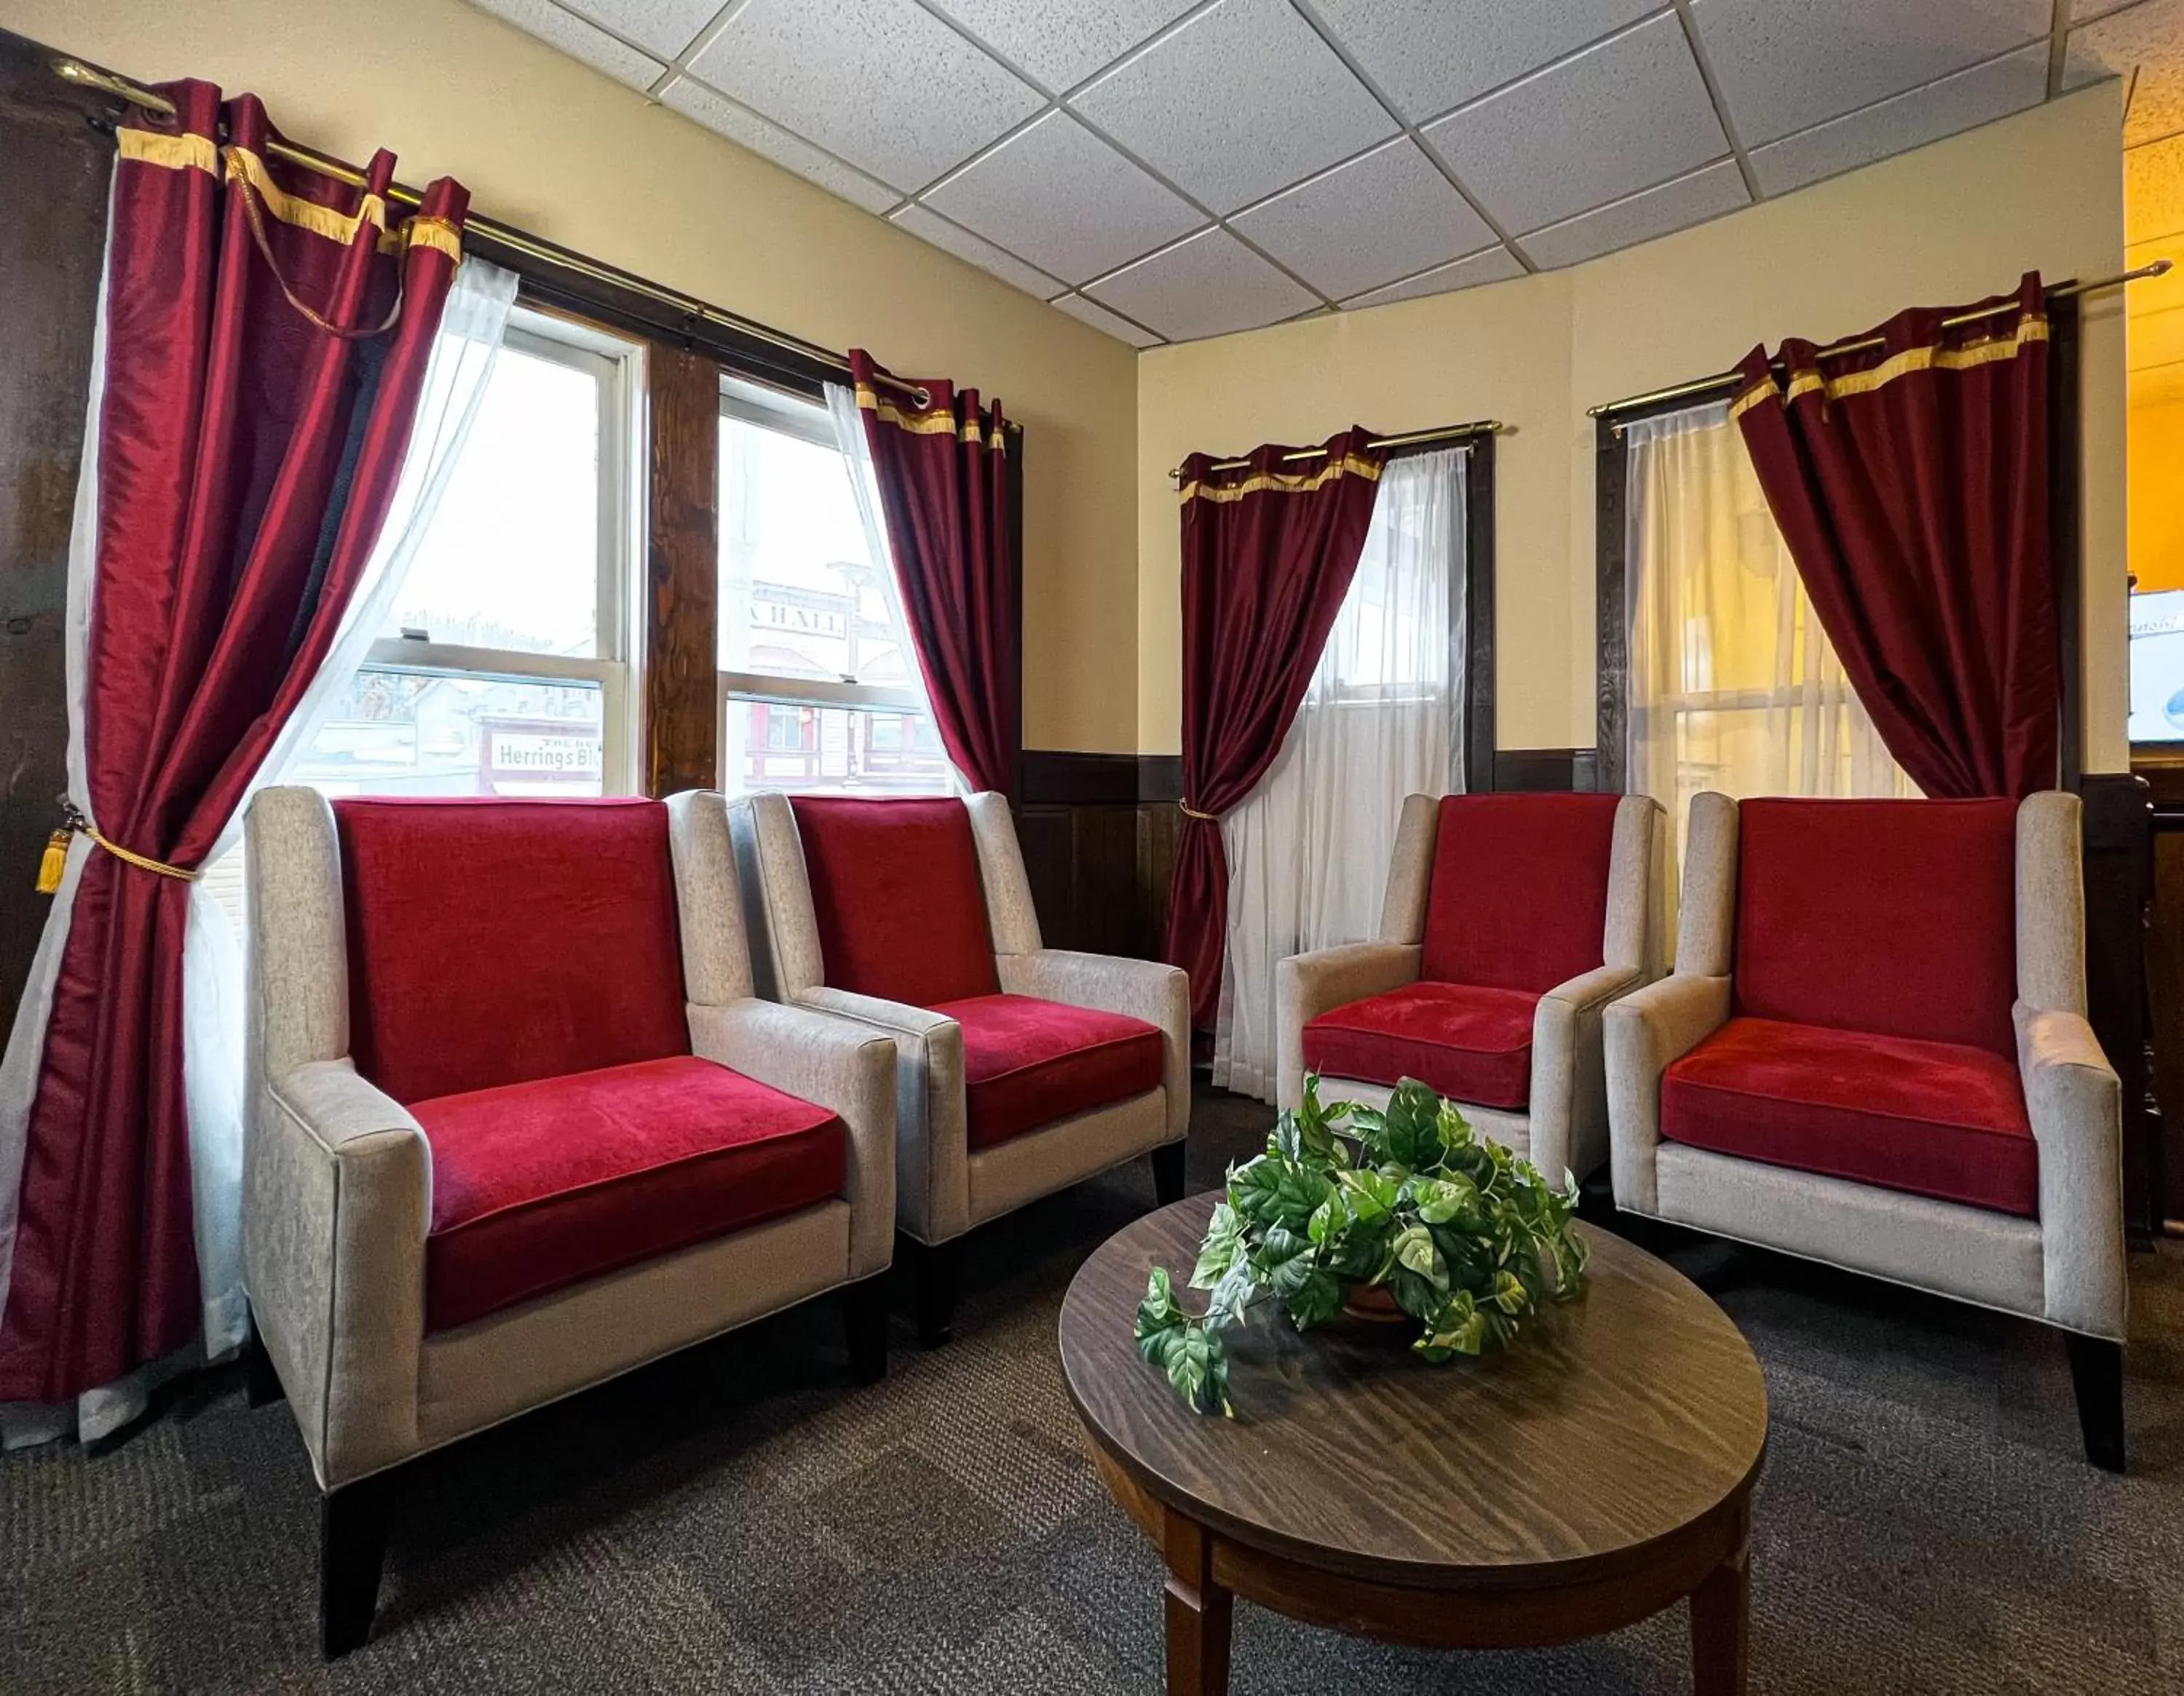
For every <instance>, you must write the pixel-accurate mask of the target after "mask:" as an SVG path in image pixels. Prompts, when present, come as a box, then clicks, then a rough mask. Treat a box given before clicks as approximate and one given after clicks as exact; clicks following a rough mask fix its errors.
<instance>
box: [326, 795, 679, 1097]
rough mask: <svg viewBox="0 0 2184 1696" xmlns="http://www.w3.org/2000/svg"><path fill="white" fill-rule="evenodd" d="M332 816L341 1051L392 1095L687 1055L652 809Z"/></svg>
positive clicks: (662, 831)
mask: <svg viewBox="0 0 2184 1696" xmlns="http://www.w3.org/2000/svg"><path fill="white" fill-rule="evenodd" d="M333 808H334V821H335V825H336V826H337V829H338V831H339V832H340V837H341V856H342V894H343V902H344V904H345V905H346V907H347V909H348V981H349V991H348V998H349V1051H350V1053H351V1054H353V1055H354V1057H355V1059H356V1066H357V1070H359V1071H360V1072H362V1073H363V1074H364V1075H365V1076H366V1077H368V1078H370V1080H371V1081H372V1082H374V1083H376V1084H377V1085H378V1086H379V1087H381V1088H382V1089H383V1090H385V1091H386V1092H387V1093H388V1094H389V1095H391V1096H393V1098H395V1099H396V1100H397V1101H403V1102H410V1101H425V1100H429V1099H430V1098H432V1097H434V1096H440V1095H453V1094H456V1093H460V1092H461V1091H464V1090H472V1089H492V1088H496V1087H499V1086H500V1085H502V1084H510V1083H522V1082H526V1081H528V1080H530V1079H532V1078H540V1077H558V1076H561V1075H562V1074H564V1073H567V1072H580V1071H591V1070H595V1069H597V1068H599V1067H600V1066H618V1065H630V1064H632V1063H633V1062H635V1061H638V1060H652V1059H662V1058H664V1057H666V1056H667V1055H670V1054H688V1053H689V1052H690V1027H689V1021H688V1018H687V1016H686V1015H685V1014H684V1011H683V1001H682V935H681V931H680V928H679V926H678V924H677V913H676V906H675V876H674V870H673V868H672V865H671V863H670V861H669V859H668V852H667V809H666V807H664V806H662V805H661V804H660V803H659V802H657V801H639V800H629V801H497V800H482V799H481V800H454V799H448V800H413V801H382V800H362V799H345V800H340V801H337V802H335V803H334V804H333Z"/></svg>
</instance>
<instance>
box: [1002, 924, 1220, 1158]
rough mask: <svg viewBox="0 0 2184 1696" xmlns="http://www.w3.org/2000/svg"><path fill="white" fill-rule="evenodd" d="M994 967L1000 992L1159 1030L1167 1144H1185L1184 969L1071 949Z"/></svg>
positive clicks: (1011, 957) (1017, 957) (1011, 958)
mask: <svg viewBox="0 0 2184 1696" xmlns="http://www.w3.org/2000/svg"><path fill="white" fill-rule="evenodd" d="M995 964H996V965H998V966H999V967H1000V974H1001V987H1002V988H1003V989H1005V990H1006V991H1007V992H1008V993H1010V994H1011V995H1036V996H1038V997H1039V998H1041V999H1042V1000H1046V1001H1059V1002H1061V1003H1063V1004H1066V1005H1067V1006H1071V1007H1090V1008H1095V1009H1098V1010H1099V1011H1100V1012H1102V1013H1122V1014H1127V1015H1128V1016H1129V1017H1131V1018H1133V1019H1142V1020H1145V1023H1146V1024H1148V1025H1157V1026H1160V1032H1161V1037H1162V1047H1163V1048H1164V1049H1165V1051H1166V1053H1165V1058H1164V1059H1163V1060H1162V1066H1161V1089H1162V1093H1163V1094H1164V1095H1165V1096H1166V1097H1167V1141H1169V1142H1171V1143H1176V1142H1180V1141H1181V1140H1182V1139H1183V1137H1184V1133H1185V1132H1188V1131H1189V1130H1190V976H1189V975H1188V974H1187V973H1185V972H1184V970H1183V968H1182V967H1180V966H1173V965H1164V964H1162V962H1161V961H1159V960H1141V959H1128V958H1127V957H1125V956H1123V955H1121V954H1079V953H1077V952H1076V951H1074V950H1073V949H1069V948H1041V949H1039V951H1038V952H1037V953H1036V954H1003V955H1001V956H1000V957H999V959H997V960H996V961H995Z"/></svg>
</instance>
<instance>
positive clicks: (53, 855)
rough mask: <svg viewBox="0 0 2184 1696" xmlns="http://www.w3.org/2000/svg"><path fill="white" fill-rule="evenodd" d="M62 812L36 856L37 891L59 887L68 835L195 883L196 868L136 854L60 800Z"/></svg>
mask: <svg viewBox="0 0 2184 1696" xmlns="http://www.w3.org/2000/svg"><path fill="white" fill-rule="evenodd" d="M62 814H63V821H62V824H61V826H60V828H59V829H58V830H57V831H54V832H53V835H51V836H50V837H47V838H46V851H45V853H44V854H42V855H40V856H39V859H38V893H39V894H41V895H50V894H52V893H53V892H54V891H55V890H57V889H58V888H59V887H61V873H62V872H63V871H64V870H66V869H67V866H68V851H69V838H70V837H73V836H86V837H90V838H91V840H92V842H95V843H97V845H98V846H99V847H100V848H104V849H105V850H106V851H107V853H109V854H112V855H113V856H114V859H118V860H120V861H122V862H123V863H125V865H133V866H135V867H136V869H137V870H140V871H149V872H155V873H157V874H158V875H159V876H161V877H171V878H174V879H175V880H177V881H180V882H183V883H195V882H196V881H198V876H200V874H199V873H198V872H195V871H191V870H185V869H184V868H183V867H181V866H179V865H168V864H167V863H166V861H164V860H163V859H153V858H152V857H151V856H150V855H149V854H138V853H137V852H136V850H135V849H133V848H124V847H122V846H121V844H120V842H114V841H111V840H109V838H108V837H104V836H102V835H101V834H99V831H98V828H97V826H95V825H93V824H92V822H91V820H88V819H86V818H85V817H84V815H82V814H81V813H80V812H78V811H77V810H76V809H75V808H74V807H73V806H68V805H65V804H64V806H63V808H62Z"/></svg>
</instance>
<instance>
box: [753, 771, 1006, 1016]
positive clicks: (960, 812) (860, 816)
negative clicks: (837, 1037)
mask: <svg viewBox="0 0 2184 1696" xmlns="http://www.w3.org/2000/svg"><path fill="white" fill-rule="evenodd" d="M789 805H790V807H791V808H792V809H793V810H794V813H795V815H796V830H797V834H798V836H799V837H800V838H801V839H802V842H803V847H804V866H805V874H806V876H808V877H809V878H810V880H811V910H812V916H813V918H814V920H816V923H817V926H818V933H819V951H820V954H821V957H822V962H823V965H824V970H825V974H826V976H825V981H826V984H827V987H829V988H831V989H845V990H848V991H850V992H851V993H854V994H858V995H871V996H877V997H878V998H880V999H881V1000H883V1001H895V1002H900V1003H903V1004H906V1005H909V1006H911V1007H932V1006H936V1005H938V1004H940V1003H942V1002H948V1001H958V1000H962V999H965V998H968V997H971V996H974V995H995V994H999V993H1000V987H1001V986H1000V976H999V974H998V972H997V970H996V968H995V964H994V938H993V933H992V930H991V928H990V926H989V923H988V920H987V914H986V894H985V887H984V884H983V882H982V881H981V880H980V876H979V870H978V842H977V841H976V839H975V838H974V837H973V836H972V829H971V815H970V813H969V811H968V810H967V809H966V808H965V806H964V804H963V803H962V802H961V801H960V800H957V799H956V798H953V797H943V798H937V799H924V798H918V799H912V798H902V799H898V800H885V801H866V800H855V799H850V798H844V797H840V796H830V795H798V796H793V797H791V798H790V800H789Z"/></svg>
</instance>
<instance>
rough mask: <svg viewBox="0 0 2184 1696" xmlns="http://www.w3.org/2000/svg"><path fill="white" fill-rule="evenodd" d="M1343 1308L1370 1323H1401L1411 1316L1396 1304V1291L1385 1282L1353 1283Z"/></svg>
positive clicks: (1343, 1300)
mask: <svg viewBox="0 0 2184 1696" xmlns="http://www.w3.org/2000/svg"><path fill="white" fill-rule="evenodd" d="M1342 1310H1343V1312H1345V1313H1346V1314H1348V1315H1350V1317H1351V1318H1352V1319H1362V1320H1363V1321H1365V1322H1366V1323H1367V1324H1368V1325H1400V1324H1401V1323H1402V1322H1403V1321H1404V1320H1405V1319H1407V1318H1408V1317H1409V1315H1407V1314H1406V1313H1405V1312H1404V1311H1403V1310H1402V1309H1401V1308H1400V1307H1398V1306H1396V1293H1395V1292H1394V1291H1393V1290H1391V1289H1390V1288H1389V1287H1387V1286H1386V1285H1385V1284H1352V1285H1351V1287H1350V1293H1348V1294H1347V1295H1346V1296H1344V1297H1343V1298H1342Z"/></svg>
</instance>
